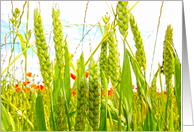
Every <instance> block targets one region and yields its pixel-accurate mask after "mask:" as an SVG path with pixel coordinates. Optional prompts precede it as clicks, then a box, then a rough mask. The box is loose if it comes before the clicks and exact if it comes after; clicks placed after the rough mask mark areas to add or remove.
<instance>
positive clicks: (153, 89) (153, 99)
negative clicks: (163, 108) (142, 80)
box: [150, 71, 158, 115]
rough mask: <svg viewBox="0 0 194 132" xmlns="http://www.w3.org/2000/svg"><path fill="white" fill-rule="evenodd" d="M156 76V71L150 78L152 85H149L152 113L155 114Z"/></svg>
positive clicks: (156, 105) (156, 102) (156, 101)
mask: <svg viewBox="0 0 194 132" xmlns="http://www.w3.org/2000/svg"><path fill="white" fill-rule="evenodd" d="M157 76H158V71H157V72H156V73H155V75H154V78H153V80H152V85H151V90H150V98H151V102H152V109H153V113H154V115H157V109H158V108H157V107H158V100H157V85H156V83H157Z"/></svg>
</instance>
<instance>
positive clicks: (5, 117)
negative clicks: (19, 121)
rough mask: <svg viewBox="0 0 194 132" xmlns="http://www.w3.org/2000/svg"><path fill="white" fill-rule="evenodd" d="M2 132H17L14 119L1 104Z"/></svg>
mask: <svg viewBox="0 0 194 132" xmlns="http://www.w3.org/2000/svg"><path fill="white" fill-rule="evenodd" d="M1 131H15V124H14V122H13V119H12V117H11V116H10V114H9V113H8V112H7V110H6V109H5V107H4V105H3V104H2V102H1Z"/></svg>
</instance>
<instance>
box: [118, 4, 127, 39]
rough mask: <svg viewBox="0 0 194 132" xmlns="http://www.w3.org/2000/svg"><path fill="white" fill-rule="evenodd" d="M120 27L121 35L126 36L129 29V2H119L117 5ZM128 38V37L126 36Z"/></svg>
mask: <svg viewBox="0 0 194 132" xmlns="http://www.w3.org/2000/svg"><path fill="white" fill-rule="evenodd" d="M117 13H118V25H119V31H120V33H121V34H122V35H123V36H125V34H126V33H127V30H128V28H129V8H128V1H118V3H117ZM125 37H127V36H125Z"/></svg>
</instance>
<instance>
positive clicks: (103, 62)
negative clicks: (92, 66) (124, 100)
mask: <svg viewBox="0 0 194 132" xmlns="http://www.w3.org/2000/svg"><path fill="white" fill-rule="evenodd" d="M102 19H103V21H104V23H105V32H107V31H108V29H109V24H108V22H109V20H110V16H109V17H108V16H107V15H105V17H102ZM107 48H108V39H106V40H104V42H103V43H102V47H101V52H100V65H99V66H100V76H101V78H102V71H104V72H105V76H106V79H107V81H108V82H109V75H108V74H109V73H108V56H107Z"/></svg>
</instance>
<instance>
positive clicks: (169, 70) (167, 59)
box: [163, 25, 174, 100]
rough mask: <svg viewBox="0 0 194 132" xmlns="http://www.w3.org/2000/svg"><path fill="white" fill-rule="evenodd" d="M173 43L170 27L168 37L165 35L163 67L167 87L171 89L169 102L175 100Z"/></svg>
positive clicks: (168, 90)
mask: <svg viewBox="0 0 194 132" xmlns="http://www.w3.org/2000/svg"><path fill="white" fill-rule="evenodd" d="M172 41H173V29H172V27H171V25H168V27H167V30H166V35H165V40H164V51H163V61H164V66H163V72H164V75H165V81H166V87H167V88H169V89H167V92H169V93H170V95H169V98H168V99H169V100H172V99H173V84H172V75H173V72H174V66H173V65H174V64H173V63H174V61H173V57H174V56H173V54H171V52H170V50H169V48H168V47H169V46H170V45H172Z"/></svg>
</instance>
